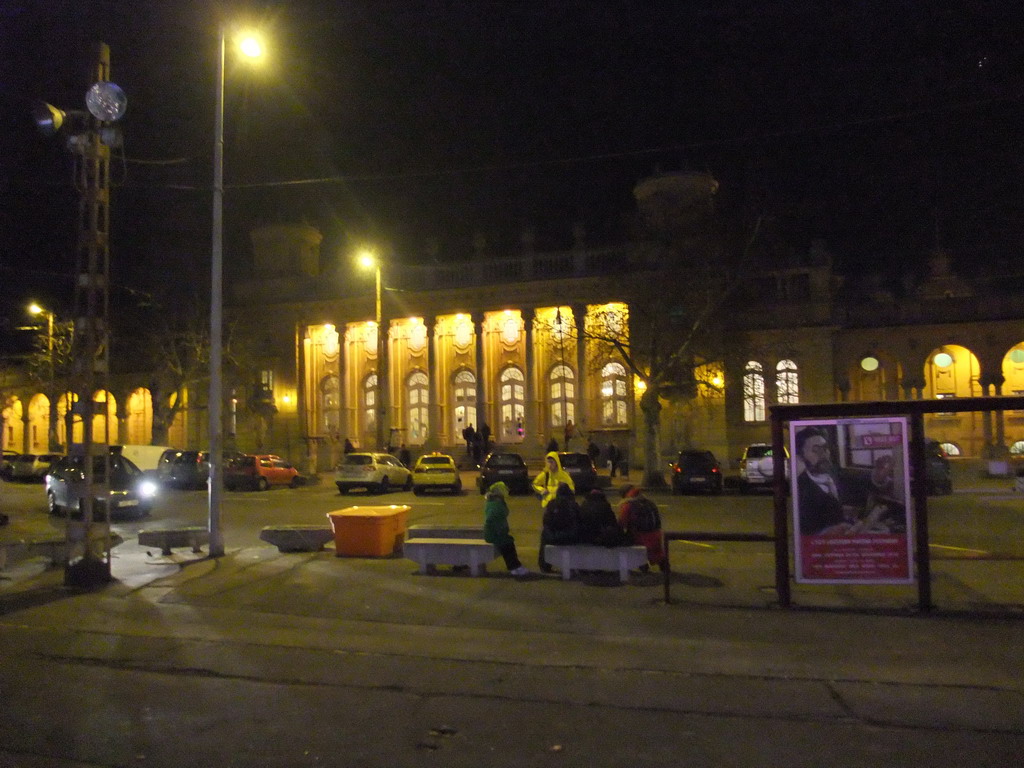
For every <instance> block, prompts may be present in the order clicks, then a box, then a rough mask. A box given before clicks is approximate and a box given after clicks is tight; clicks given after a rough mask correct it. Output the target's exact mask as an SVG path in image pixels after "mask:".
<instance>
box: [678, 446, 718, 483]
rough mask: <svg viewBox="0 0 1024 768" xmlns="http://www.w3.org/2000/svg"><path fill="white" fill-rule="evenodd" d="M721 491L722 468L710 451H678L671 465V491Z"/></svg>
mask: <svg viewBox="0 0 1024 768" xmlns="http://www.w3.org/2000/svg"><path fill="white" fill-rule="evenodd" d="M685 491H700V492H702V493H721V492H722V468H721V467H720V466H719V465H718V459H716V458H715V454H713V453H712V452H711V451H701V450H688V451H680V452H679V457H678V458H677V459H676V463H675V464H673V465H672V493H683V492H685Z"/></svg>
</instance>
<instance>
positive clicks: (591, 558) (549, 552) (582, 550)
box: [544, 544, 647, 583]
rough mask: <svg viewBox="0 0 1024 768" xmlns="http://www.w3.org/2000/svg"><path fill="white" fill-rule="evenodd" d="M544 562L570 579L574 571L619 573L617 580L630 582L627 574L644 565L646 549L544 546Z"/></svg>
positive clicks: (638, 547)
mask: <svg viewBox="0 0 1024 768" xmlns="http://www.w3.org/2000/svg"><path fill="white" fill-rule="evenodd" d="M544 559H545V560H547V561H548V562H549V563H550V564H551V565H553V566H555V567H556V568H558V569H559V570H561V572H562V578H563V579H565V580H568V579H570V578H572V572H573V571H618V572H619V581H621V582H622V583H626V582H627V581H629V572H630V570H631V569H633V568H639V567H640V566H642V565H646V564H647V548H646V547H640V546H636V547H598V546H595V545H593V544H546V545H545V546H544Z"/></svg>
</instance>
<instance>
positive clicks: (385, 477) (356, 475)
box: [334, 452, 412, 493]
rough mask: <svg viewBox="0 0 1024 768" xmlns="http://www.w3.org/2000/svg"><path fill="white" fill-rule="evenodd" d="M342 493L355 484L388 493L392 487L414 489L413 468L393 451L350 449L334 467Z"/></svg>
mask: <svg viewBox="0 0 1024 768" xmlns="http://www.w3.org/2000/svg"><path fill="white" fill-rule="evenodd" d="M334 484H335V485H336V486H338V493H348V492H349V491H350V490H352V489H353V488H364V489H366V491H368V492H376V493H385V492H387V490H388V489H389V488H401V489H403V490H406V491H409V490H412V472H411V471H409V468H408V467H406V466H404V465H403V464H402V462H400V461H399V460H398V459H397V458H395V457H394V456H392V455H391V454H390V453H373V452H361V453H347V454H345V456H344V457H343V458H342V460H341V463H340V464H338V466H337V467H336V468H335V470H334Z"/></svg>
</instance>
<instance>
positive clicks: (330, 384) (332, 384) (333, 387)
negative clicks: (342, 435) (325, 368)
mask: <svg viewBox="0 0 1024 768" xmlns="http://www.w3.org/2000/svg"><path fill="white" fill-rule="evenodd" d="M340 391H341V390H340V388H339V384H338V377H337V376H335V375H334V374H333V373H332V374H329V375H327V376H324V377H323V378H322V379H321V380H320V434H322V435H331V436H337V435H338V433H339V430H340V427H341V399H340V398H339V396H338V394H339V392H340Z"/></svg>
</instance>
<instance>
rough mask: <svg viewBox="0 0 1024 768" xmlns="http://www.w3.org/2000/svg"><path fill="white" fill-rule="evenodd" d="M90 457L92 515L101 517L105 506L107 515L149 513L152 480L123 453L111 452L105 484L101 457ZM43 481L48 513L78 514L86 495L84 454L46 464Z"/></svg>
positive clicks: (144, 514) (120, 515) (127, 515)
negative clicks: (107, 479)
mask: <svg viewBox="0 0 1024 768" xmlns="http://www.w3.org/2000/svg"><path fill="white" fill-rule="evenodd" d="M92 459H93V465H92V471H93V493H94V496H93V514H94V515H95V516H96V518H97V519H103V517H104V515H105V510H106V508H107V507H108V506H109V508H110V513H111V514H110V517H111V518H115V517H122V518H140V517H145V516H146V515H148V514H149V511H150V508H151V507H152V506H153V498H154V497H155V496H156V492H157V483H156V482H155V481H154V480H151V479H150V478H147V477H146V476H145V475H143V473H142V470H141V469H139V468H138V467H137V466H135V464H133V463H132V462H131V461H129V460H128V459H126V458H125V457H124V456H120V455H118V454H113V453H112V454H111V455H110V483H109V484H108V483H107V482H106V477H105V474H106V462H105V461H104V460H103V457H102V456H93V457H92ZM45 482H46V505H47V507H48V508H49V510H50V514H51V515H61V514H70V515H72V516H77V515H81V513H82V500H83V499H84V498H85V494H86V487H85V457H84V456H62V457H61V458H60V460H59V461H58V462H56V463H55V464H54V465H53V466H52V467H50V471H49V472H47V474H46V480H45Z"/></svg>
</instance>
